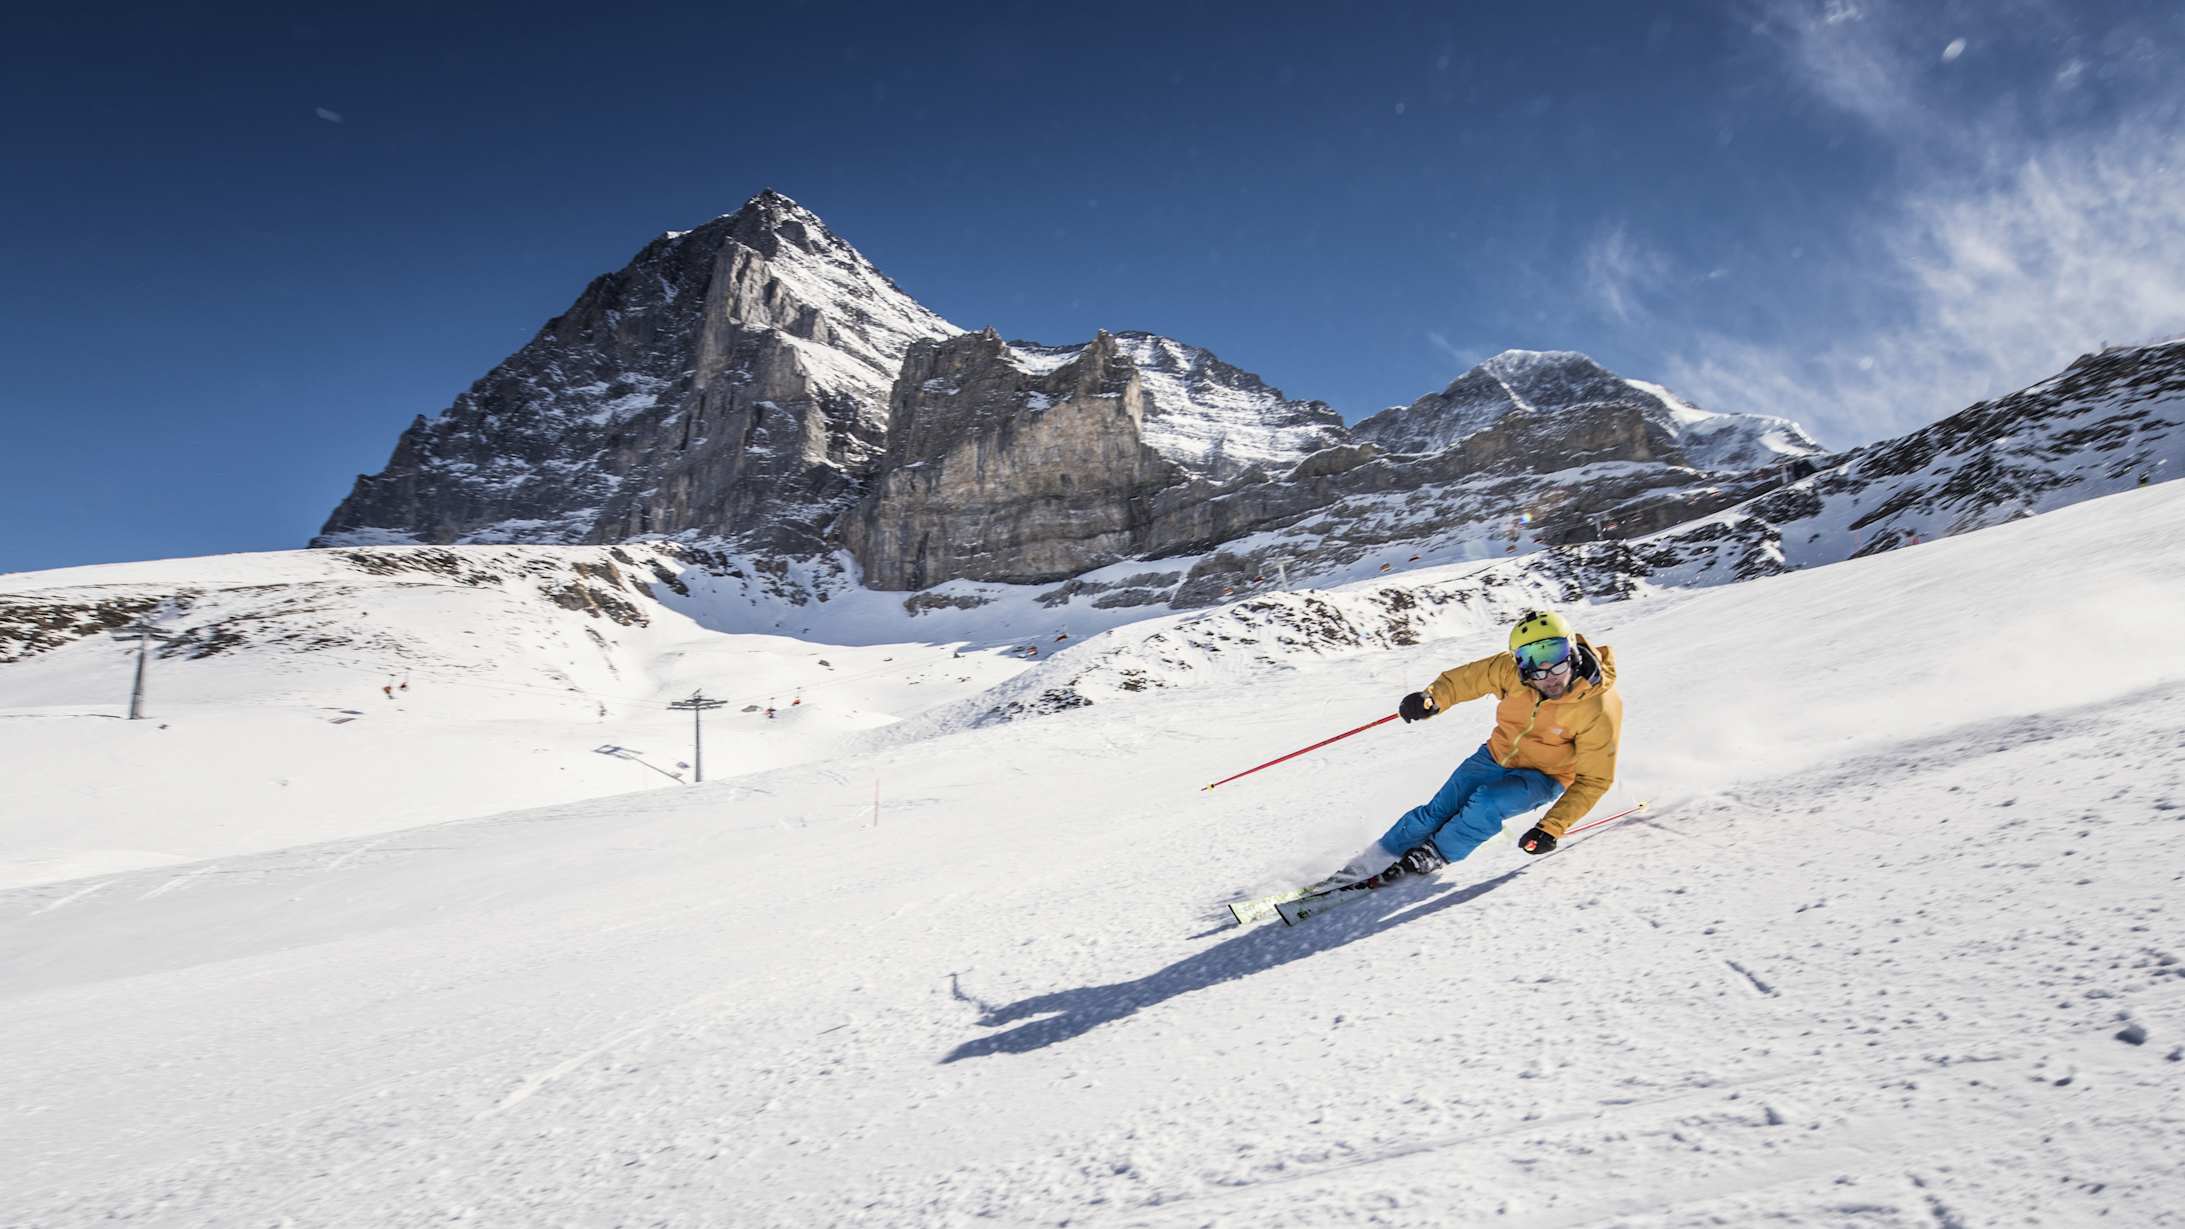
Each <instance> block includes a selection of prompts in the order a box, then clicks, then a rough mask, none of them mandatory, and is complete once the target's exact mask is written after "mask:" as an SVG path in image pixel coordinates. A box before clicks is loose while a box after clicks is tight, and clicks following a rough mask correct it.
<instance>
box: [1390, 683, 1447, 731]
mask: <svg viewBox="0 0 2185 1229" xmlns="http://www.w3.org/2000/svg"><path fill="white" fill-rule="evenodd" d="M1396 711H1397V712H1399V713H1401V714H1403V719H1404V724H1405V725H1410V724H1411V723H1412V722H1414V721H1424V720H1426V719H1427V718H1428V717H1431V716H1433V715H1434V714H1435V713H1438V712H1440V711H1441V710H1440V709H1438V708H1435V707H1434V702H1433V701H1432V700H1430V699H1428V698H1427V696H1426V693H1425V692H1423V691H1414V692H1412V693H1411V694H1410V695H1408V696H1405V697H1404V699H1403V703H1401V704H1398V705H1397V706H1396Z"/></svg>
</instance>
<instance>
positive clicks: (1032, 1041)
mask: <svg viewBox="0 0 2185 1229" xmlns="http://www.w3.org/2000/svg"><path fill="white" fill-rule="evenodd" d="M1524 873H1525V868H1523V867H1519V868H1517V869H1515V870H1511V871H1505V872H1503V873H1502V874H1500V875H1497V876H1495V877H1494V878H1493V879H1488V880H1483V881H1481V882H1479V883H1475V884H1473V885H1472V886H1470V887H1468V888H1463V889H1459V890H1454V891H1443V892H1440V893H1437V894H1435V895H1431V896H1427V897H1424V898H1421V897H1419V896H1417V895H1414V894H1413V892H1414V891H1415V889H1408V885H1407V887H1400V888H1397V889H1394V890H1387V889H1384V892H1385V895H1386V899H1385V900H1384V899H1383V895H1384V892H1376V893H1374V894H1373V896H1371V897H1369V898H1367V899H1366V900H1363V901H1360V902H1358V903H1357V904H1352V905H1345V906H1343V907H1342V908H1340V909H1336V910H1333V911H1331V912H1329V913H1326V914H1323V915H1322V916H1320V917H1318V918H1315V919H1314V920H1313V923H1312V924H1311V925H1310V926H1304V927H1298V928H1294V929H1293V928H1291V927H1288V926H1256V927H1253V928H1251V929H1248V930H1246V931H1245V932H1244V933H1242V934H1240V935H1238V936H1237V937H1236V938H1234V939H1230V940H1228V941H1226V942H1223V943H1220V944H1217V945H1216V946H1214V947H1210V948H1208V949H1206V950H1205V951H1203V952H1200V953H1199V954H1197V955H1195V956H1187V957H1185V958H1184V959H1182V960H1179V961H1177V962H1176V963H1174V964H1172V965H1170V966H1168V967H1167V968H1165V969H1162V970H1161V971H1159V972H1157V973H1150V974H1147V975H1146V976H1144V977H1141V978H1138V979H1137V980H1135V981H1126V982H1116V983H1113V984H1112V985H1106V986H1083V987H1080V988H1078V989H1076V990H1058V991H1056V992H1054V993H1052V994H1041V995H1035V996H1033V997H1032V998H1028V999H1019V1000H1017V1001H1016V1002H1014V1003H1004V1004H1002V1005H1001V1006H999V1007H989V1008H987V1009H986V1012H985V1014H984V1015H982V1016H981V1017H980V1018H979V1023H980V1024H981V1025H984V1026H985V1027H987V1028H993V1027H995V1026H997V1025H1002V1024H1007V1023H1009V1022H1010V1021H1012V1020H1022V1019H1024V1018H1025V1017H1026V1016H1039V1017H1041V1018H1040V1019H1037V1020H1032V1021H1030V1022H1028V1023H1025V1024H1020V1025H1018V1026H1017V1027H1015V1028H1013V1029H1010V1030H1009V1031H1007V1032H1004V1033H993V1034H990V1035H988V1036H985V1037H979V1038H975V1039H973V1040H971V1041H966V1042H964V1043H963V1044H962V1045H960V1046H957V1047H956V1048H955V1049H953V1050H951V1051H949V1053H948V1057H946V1058H943V1059H942V1060H941V1061H942V1062H944V1063H953V1062H957V1061H959V1060H961V1059H966V1058H984V1057H986V1056H988V1055H993V1054H1025V1053H1029V1052H1030V1051H1033V1050H1038V1049H1044V1048H1045V1047H1047V1046H1051V1045H1054V1044H1056V1043H1057V1042H1063V1041H1068V1040H1070V1039H1071V1038H1072V1037H1080V1036H1083V1035H1084V1034H1086V1033H1089V1032H1091V1031H1092V1030H1094V1029H1096V1028H1098V1027H1100V1026H1101V1025H1103V1024H1108V1023H1112V1022H1113V1021H1116V1020H1120V1019H1122V1018H1123V1017H1125V1016H1128V1015H1131V1014H1133V1013H1134V1012H1136V1011H1138V1010H1139V1009H1140V1008H1142V1007H1150V1006H1152V1005H1153V1004H1155V1003H1165V1002H1167V1001H1168V1000H1170V999H1172V998H1175V997H1177V996H1178V995H1184V994H1189V993H1191V992H1192V991H1194V990H1204V989H1206V988H1207V987H1208V986H1213V985H1219V984H1220V983H1222V982H1225V981H1234V980H1235V979H1237V978H1239V977H1249V976H1251V975H1252V974H1254V973H1264V972H1266V971H1267V970H1268V969H1272V968H1276V967H1278V966H1281V965H1285V964H1288V963H1290V962H1291V961H1293V960H1303V959H1305V958H1306V957H1308V956H1316V955H1318V954H1320V953H1321V952H1326V951H1332V950H1334V949H1336V948H1338V947H1342V946H1344V945H1345V944H1349V943H1356V942H1357V941H1358V940H1360V939H1364V938H1368V937H1370V936H1372V935H1376V934H1379V933H1380V932H1382V931H1384V930H1388V929H1390V928H1392V927H1396V926H1401V925H1403V924H1404V923H1406V922H1415V921H1417V920H1419V919H1420V918H1423V917H1427V916H1429V915H1431V914H1436V913H1439V912H1441V911H1442V910H1444V909H1451V908H1455V907H1456V906H1458V905H1461V904H1464V903H1466V902H1467V901H1472V900H1477V899H1478V898H1480V897H1482V896H1485V895H1486V894H1487V893H1489V892H1492V891H1494V890H1495V889H1496V888H1499V887H1501V886H1502V885H1503V884H1506V883H1508V882H1510V881H1511V880H1512V879H1515V878H1517V877H1518V876H1519V875H1522V874H1524ZM959 997H960V996H959Z"/></svg>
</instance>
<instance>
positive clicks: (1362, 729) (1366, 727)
mask: <svg viewBox="0 0 2185 1229" xmlns="http://www.w3.org/2000/svg"><path fill="white" fill-rule="evenodd" d="M1402 715H1403V714H1401V713H1390V714H1389V715H1388V716H1386V717H1383V718H1381V719H1380V720H1379V721H1368V722H1367V723H1365V724H1364V725H1362V726H1359V727H1358V728H1357V729H1355V730H1345V731H1343V732H1342V733H1340V734H1338V735H1336V736H1335V737H1333V738H1323V739H1321V740H1320V741H1319V742H1316V743H1314V744H1313V745H1312V746H1310V747H1300V748H1298V749H1297V750H1295V751H1292V752H1290V753H1289V754H1288V755H1285V756H1282V757H1281V758H1280V759H1272V760H1269V761H1267V762H1266V763H1264V764H1261V765H1260V766H1259V768H1247V769H1245V770H1244V771H1243V772H1240V773H1238V774H1237V776H1236V777H1223V778H1222V779H1221V780H1219V781H1216V782H1214V785H1227V784H1229V783H1230V782H1231V781H1234V780H1236V779H1237V777H1249V776H1251V775H1252V774H1253V773H1255V772H1258V771H1259V769H1260V768H1273V767H1274V766H1275V765H1277V764H1279V763H1281V762H1282V761H1283V760H1294V759H1296V758H1297V757H1298V756H1301V755H1303V754H1305V753H1306V752H1307V751H1318V750H1320V749H1321V748H1322V747H1325V746H1327V745H1328V744H1329V743H1339V742H1342V741H1343V740H1344V739H1346V738H1349V737H1350V736H1351V735H1353V734H1363V733H1365V732H1366V731H1367V730H1370V729H1372V728H1373V727H1375V726H1377V725H1387V724H1388V723H1389V722H1391V721H1394V720H1396V718H1398V717H1400V716H1402ZM1214 785H1202V786H1200V787H1199V792H1200V793H1202V794H1203V793H1205V792H1206V791H1207V790H1210V789H1212V788H1214Z"/></svg>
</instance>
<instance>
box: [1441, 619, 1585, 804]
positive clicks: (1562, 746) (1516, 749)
mask: <svg viewBox="0 0 2185 1229" xmlns="http://www.w3.org/2000/svg"><path fill="white" fill-rule="evenodd" d="M1578 643H1580V644H1582V645H1585V646H1586V648H1588V649H1590V650H1592V652H1593V656H1594V658H1595V659H1596V660H1597V661H1598V662H1599V663H1600V673H1599V676H1598V681H1596V679H1595V678H1590V677H1580V678H1576V679H1573V680H1571V685H1570V690H1568V691H1566V692H1564V693H1563V694H1562V696H1561V697H1559V698H1557V699H1554V700H1545V699H1542V698H1541V695H1540V693H1539V692H1537V691H1534V690H1533V689H1532V688H1530V687H1527V686H1526V685H1525V681H1524V680H1523V679H1521V678H1519V677H1518V674H1517V658H1515V657H1513V656H1511V655H1510V654H1508V653H1497V654H1495V655H1494V656H1493V657H1483V658H1481V659H1479V660H1478V661H1475V662H1472V663H1470V664H1469V665H1463V666H1458V667H1456V668H1455V669H1453V670H1447V671H1444V672H1443V673H1442V675H1441V677H1439V678H1437V679H1435V680H1434V681H1433V682H1432V683H1430V684H1428V685H1427V688H1426V693H1427V695H1429V696H1431V697H1432V698H1433V700H1434V708H1435V709H1436V711H1440V710H1443V709H1450V708H1455V707H1456V706H1457V705H1459V704H1462V703H1464V702H1465V701H1467V700H1477V699H1479V698H1480V697H1481V696H1485V695H1494V696H1500V697H1501V698H1502V702H1501V703H1500V704H1497V705H1496V706H1495V732H1494V733H1493V734H1492V735H1490V736H1489V737H1488V739H1487V750H1488V753H1489V754H1491V755H1493V756H1494V757H1495V762H1496V763H1498V764H1501V765H1502V766H1503V767H1504V768H1537V769H1539V770H1540V771H1541V772H1544V773H1546V774H1548V775H1549V776H1551V777H1554V778H1555V779H1556V780H1557V781H1560V782H1562V783H1563V796H1562V797H1561V798H1558V799H1556V800H1555V805H1554V806H1551V807H1549V808H1548V813H1547V815H1545V816H1544V817H1542V818H1541V820H1540V826H1541V827H1542V828H1545V829H1547V831H1548V833H1549V834H1550V835H1552V836H1558V837H1560V836H1562V835H1563V832H1564V830H1565V829H1567V828H1569V827H1570V826H1571V825H1572V824H1573V823H1576V822H1577V821H1578V820H1579V819H1581V818H1583V817H1584V816H1585V813H1586V812H1587V811H1589V810H1592V809H1593V804H1594V803H1596V802H1599V801H1600V800H1601V795H1603V794H1605V793H1607V792H1608V787H1609V786H1610V784H1612V783H1613V782H1614V781H1615V780H1616V743H1617V740H1618V739H1619V738H1620V737H1621V736H1622V734H1623V727H1624V698H1623V697H1622V696H1621V695H1619V694H1617V691H1616V655H1615V653H1614V652H1613V651H1611V650H1610V649H1609V647H1608V646H1607V645H1605V644H1604V645H1601V646H1600V647H1599V648H1595V647H1594V646H1593V645H1591V644H1589V643H1587V641H1586V638H1585V637H1584V636H1580V637H1578Z"/></svg>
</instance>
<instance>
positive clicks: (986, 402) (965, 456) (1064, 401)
mask: <svg viewBox="0 0 2185 1229" xmlns="http://www.w3.org/2000/svg"><path fill="white" fill-rule="evenodd" d="M1012 359H1013V356H1012V355H1011V353H1010V349H1009V346H1008V345H1007V344H1006V343H1004V342H1003V341H1002V340H1001V338H1000V337H999V336H997V335H996V334H995V333H994V332H993V330H991V329H989V330H987V331H985V332H983V333H977V334H971V335H967V336H963V337H957V338H953V339H951V340H949V341H946V342H940V343H933V342H925V343H920V344H918V345H914V346H913V347H911V351H910V354H909V356H908V357H907V358H906V359H905V361H904V364H903V374H902V377H901V378H900V379H899V380H897V381H896V385H895V393H894V395H893V397H891V398H890V402H889V412H890V415H891V417H892V419H893V424H894V430H893V433H892V435H891V438H890V441H889V445H888V451H887V455H886V456H885V457H884V458H882V460H881V464H880V467H879V470H878V473H877V474H876V476H875V477H874V479H873V483H872V489H871V491H870V493H869V494H868V495H867V496H866V498H865V500H864V502H863V503H862V504H861V505H860V506H859V507H858V509H857V510H856V511H855V512H854V513H852V514H851V515H850V516H848V517H846V518H845V521H844V524H843V536H844V540H845V541H846V543H847V544H848V546H849V548H850V550H851V552H852V553H853V554H854V555H855V556H856V557H857V560H858V564H859V566H860V567H862V568H863V569H864V574H865V583H867V584H868V585H871V586H873V587H875V588H881V589H922V588H925V587H926V586H927V585H930V584H937V583H939V582H941V581H943V580H949V579H954V578H958V577H963V578H969V579H973V580H1000V581H1015V582H1023V583H1036V582H1042V581H1049V580H1059V579H1062V578H1064V577H1067V576H1072V575H1075V574H1077V573H1079V572H1083V571H1086V570H1088V569H1091V568H1095V567H1100V566H1102V565H1104V564H1108V563H1112V562H1114V561H1116V560H1118V559H1124V558H1128V557H1129V556H1131V555H1133V554H1137V553H1141V552H1142V551H1143V550H1144V549H1145V543H1146V540H1147V530H1148V528H1149V525H1150V521H1151V516H1150V506H1149V501H1150V499H1151V498H1152V496H1153V495H1155V494H1156V493H1158V492H1160V491H1161V490H1163V489H1164V488H1167V487H1170V486H1173V485H1176V484H1177V483H1179V482H1181V481H1183V480H1184V475H1183V474H1182V471H1181V470H1180V469H1179V468H1178V467H1177V466H1176V465H1175V463H1173V462H1171V461H1169V460H1167V459H1166V458H1164V457H1162V456H1161V455H1160V454H1159V453H1157V452H1155V451H1154V450H1153V449H1152V448H1151V447H1149V446H1147V444H1146V443H1145V441H1144V439H1143V434H1142V433H1143V429H1144V423H1145V415H1146V402H1145V390H1144V387H1143V385H1142V384H1141V383H1140V380H1139V375H1138V369H1137V367H1136V366H1135V365H1133V364H1132V363H1131V362H1129V360H1127V359H1125V358H1123V357H1122V355H1121V353H1120V351H1119V350H1118V348H1117V346H1116V342H1115V339H1114V338H1113V337H1111V336H1109V335H1108V334H1106V333H1102V334H1101V335H1100V336H1099V337H1098V338H1096V339H1095V340H1094V341H1093V343H1092V344H1091V345H1089V346H1086V347H1085V348H1084V349H1083V350H1081V351H1078V352H1076V353H1075V354H1074V355H1072V356H1071V357H1069V358H1068V359H1067V361H1065V362H1063V363H1061V364H1060V365H1059V366H1054V367H1051V368H1047V369H1046V370H1038V369H1037V368H1029V369H1028V367H1027V366H1026V365H1024V364H1021V363H1020V362H1017V361H1012Z"/></svg>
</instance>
